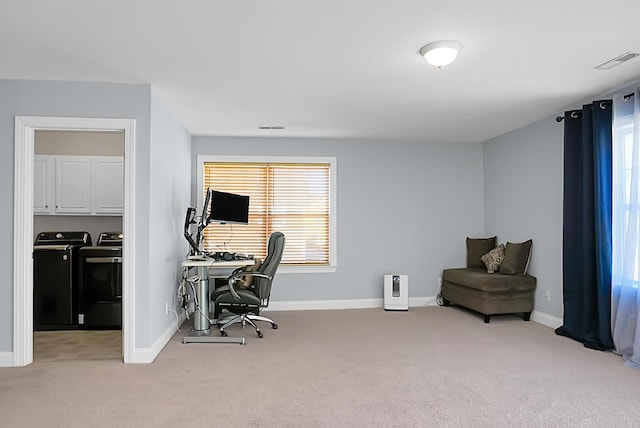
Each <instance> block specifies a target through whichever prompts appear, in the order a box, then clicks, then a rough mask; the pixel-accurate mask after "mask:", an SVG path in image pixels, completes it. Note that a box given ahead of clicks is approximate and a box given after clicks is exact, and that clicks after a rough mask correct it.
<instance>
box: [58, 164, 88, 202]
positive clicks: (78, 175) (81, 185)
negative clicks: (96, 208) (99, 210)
mask: <svg viewBox="0 0 640 428" xmlns="http://www.w3.org/2000/svg"><path fill="white" fill-rule="evenodd" d="M55 165H56V166H55V171H56V178H55V189H56V198H55V199H56V207H55V212H56V214H68V213H73V214H91V158H89V157H86V156H56V157H55Z"/></svg>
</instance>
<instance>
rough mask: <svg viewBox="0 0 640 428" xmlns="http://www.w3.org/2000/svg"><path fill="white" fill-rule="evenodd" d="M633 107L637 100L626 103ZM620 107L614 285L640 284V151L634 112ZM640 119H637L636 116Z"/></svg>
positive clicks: (616, 122) (616, 133)
mask: <svg viewBox="0 0 640 428" xmlns="http://www.w3.org/2000/svg"><path fill="white" fill-rule="evenodd" d="M622 106H623V107H627V108H629V107H631V108H633V102H631V103H627V105H625V104H622ZM623 107H620V108H618V111H617V115H616V116H615V120H614V127H613V237H612V241H613V242H612V244H613V247H612V250H613V258H612V261H613V272H612V275H613V278H612V279H613V284H614V285H618V286H619V285H625V286H631V287H635V288H637V287H638V284H639V283H640V266H639V259H638V254H640V241H639V240H638V229H639V226H640V150H639V148H640V147H639V145H638V134H637V133H638V132H639V131H638V129H637V128H636V125H635V124H634V119H636V118H635V117H634V114H633V111H628V112H627V111H626V109H624V108H623ZM636 120H637V119H636Z"/></svg>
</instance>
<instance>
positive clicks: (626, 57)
mask: <svg viewBox="0 0 640 428" xmlns="http://www.w3.org/2000/svg"><path fill="white" fill-rule="evenodd" d="M638 55H639V54H637V53H635V52H631V51H629V52H625V53H623V54H622V55H620V56H617V57H615V58H613V59H610V60H609V61H607V62H603V63H602V64H600V65H597V66H595V67H594V68H597V69H600V70H611V69H612V68H613V67H615V66H617V65H620V64H622V63H623V62H625V61H629V60H630V59H631V58H635V57H637V56H638Z"/></svg>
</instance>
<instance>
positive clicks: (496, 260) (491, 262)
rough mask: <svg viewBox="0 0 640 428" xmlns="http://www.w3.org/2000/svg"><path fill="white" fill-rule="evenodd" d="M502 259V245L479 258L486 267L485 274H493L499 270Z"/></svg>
mask: <svg viewBox="0 0 640 428" xmlns="http://www.w3.org/2000/svg"><path fill="white" fill-rule="evenodd" d="M503 259H504V244H500V245H498V246H497V247H496V248H494V249H493V250H491V251H489V252H488V253H487V254H485V255H484V256H482V257H480V260H482V263H484V264H485V266H487V273H495V272H497V271H498V269H500V265H501V264H502V260H503Z"/></svg>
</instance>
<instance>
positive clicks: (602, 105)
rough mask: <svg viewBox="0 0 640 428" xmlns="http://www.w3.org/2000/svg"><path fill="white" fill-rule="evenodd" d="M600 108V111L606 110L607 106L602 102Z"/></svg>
mask: <svg viewBox="0 0 640 428" xmlns="http://www.w3.org/2000/svg"><path fill="white" fill-rule="evenodd" d="M600 108H601V109H602V110H604V109H606V108H607V104H606V103H605V102H604V101H600Z"/></svg>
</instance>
